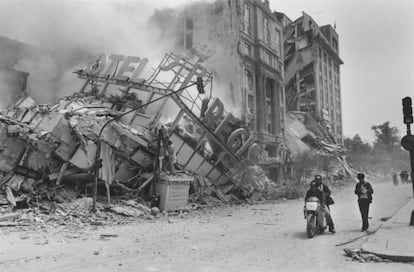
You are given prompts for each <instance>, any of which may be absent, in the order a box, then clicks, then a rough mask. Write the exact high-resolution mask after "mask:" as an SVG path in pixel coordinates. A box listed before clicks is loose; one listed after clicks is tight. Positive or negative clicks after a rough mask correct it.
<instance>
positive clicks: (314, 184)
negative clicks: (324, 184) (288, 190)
mask: <svg viewBox="0 0 414 272" xmlns="http://www.w3.org/2000/svg"><path fill="white" fill-rule="evenodd" d="M309 186H310V187H311V188H312V187H313V188H314V187H317V184H316V182H315V181H314V180H312V181H311V182H310V183H309Z"/></svg>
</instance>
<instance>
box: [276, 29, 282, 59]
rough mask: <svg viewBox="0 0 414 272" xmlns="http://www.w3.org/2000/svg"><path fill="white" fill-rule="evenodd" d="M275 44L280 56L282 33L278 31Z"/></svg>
mask: <svg viewBox="0 0 414 272" xmlns="http://www.w3.org/2000/svg"><path fill="white" fill-rule="evenodd" d="M275 43H276V51H277V52H278V54H280V52H281V50H280V46H281V45H280V32H279V31H278V30H276V32H275Z"/></svg>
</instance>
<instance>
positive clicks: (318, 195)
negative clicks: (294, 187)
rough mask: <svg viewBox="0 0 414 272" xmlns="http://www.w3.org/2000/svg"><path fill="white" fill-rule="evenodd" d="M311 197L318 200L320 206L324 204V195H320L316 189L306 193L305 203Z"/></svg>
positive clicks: (319, 191)
mask: <svg viewBox="0 0 414 272" xmlns="http://www.w3.org/2000/svg"><path fill="white" fill-rule="evenodd" d="M311 196H316V197H317V198H318V199H319V201H320V202H321V204H322V205H323V204H324V203H325V197H324V195H323V193H322V191H321V190H319V189H317V188H315V189H309V190H308V191H307V192H306V196H305V201H306V199H308V198H309V197H311Z"/></svg>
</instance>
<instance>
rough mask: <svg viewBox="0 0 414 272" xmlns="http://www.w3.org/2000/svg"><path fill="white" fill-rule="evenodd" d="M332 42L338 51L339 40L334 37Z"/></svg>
mask: <svg viewBox="0 0 414 272" xmlns="http://www.w3.org/2000/svg"><path fill="white" fill-rule="evenodd" d="M332 43H333V47H334V48H335V50H336V51H338V41H337V40H336V39H335V38H333V39H332Z"/></svg>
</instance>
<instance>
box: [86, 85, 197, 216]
mask: <svg viewBox="0 0 414 272" xmlns="http://www.w3.org/2000/svg"><path fill="white" fill-rule="evenodd" d="M201 82H202V79H201ZM194 85H197V87H198V88H197V89H198V91H199V92H200V93H201V92H203V93H204V90H203V88H200V79H199V78H197V82H194V83H192V84H190V85H187V86H185V87H183V88H180V89H178V90H176V91H172V92H170V93H168V94H166V95H163V96H160V97H158V98H156V99H154V100H151V101H149V102H148V103H145V104H142V105H139V106H137V107H134V108H133V109H131V110H129V111H126V112H124V113H122V114H120V115H118V116H116V117H114V118H112V119H110V120H108V121H106V123H105V124H104V125H103V126H102V128H101V130H100V131H99V134H98V141H97V148H96V153H95V165H94V166H93V168H92V169H93V171H94V183H93V202H92V212H96V198H97V191H98V178H99V177H98V173H99V168H100V167H101V166H102V160H101V159H100V152H101V138H102V133H103V131H104V129H105V127H107V126H108V125H109V124H110V123H111V122H113V121H115V120H119V119H120V118H121V117H122V116H124V115H127V114H129V113H131V112H133V111H136V110H139V109H141V108H143V107H146V106H148V105H150V104H152V103H154V102H157V101H159V100H161V99H164V98H166V97H168V96H171V95H175V94H177V93H179V92H181V91H183V90H185V89H187V88H189V87H191V86H194ZM201 86H203V85H201Z"/></svg>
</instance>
